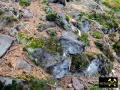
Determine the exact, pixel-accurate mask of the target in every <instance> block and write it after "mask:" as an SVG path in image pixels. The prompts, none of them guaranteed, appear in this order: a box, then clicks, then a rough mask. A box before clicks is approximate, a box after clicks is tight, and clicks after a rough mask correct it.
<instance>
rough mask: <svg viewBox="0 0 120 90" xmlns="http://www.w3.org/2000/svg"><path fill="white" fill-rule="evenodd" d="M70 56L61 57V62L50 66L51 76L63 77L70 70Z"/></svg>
mask: <svg viewBox="0 0 120 90" xmlns="http://www.w3.org/2000/svg"><path fill="white" fill-rule="evenodd" d="M70 66H71V58H70V57H65V58H64V57H63V59H62V62H60V63H58V64H56V65H54V66H52V67H51V72H52V74H53V76H54V77H55V78H57V79H59V78H62V77H64V75H65V74H67V73H68V72H69V70H70Z"/></svg>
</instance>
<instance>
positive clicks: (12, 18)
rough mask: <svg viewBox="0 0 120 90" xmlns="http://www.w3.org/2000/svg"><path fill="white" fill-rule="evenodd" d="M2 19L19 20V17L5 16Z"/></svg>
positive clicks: (8, 20) (8, 21)
mask: <svg viewBox="0 0 120 90" xmlns="http://www.w3.org/2000/svg"><path fill="white" fill-rule="evenodd" d="M2 19H4V20H6V21H7V23H11V22H15V21H17V18H16V17H14V16H3V17H2Z"/></svg>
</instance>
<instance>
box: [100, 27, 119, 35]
mask: <svg viewBox="0 0 120 90" xmlns="http://www.w3.org/2000/svg"><path fill="white" fill-rule="evenodd" d="M102 31H103V33H104V34H111V33H114V32H117V31H119V29H118V28H117V27H113V28H111V29H102Z"/></svg>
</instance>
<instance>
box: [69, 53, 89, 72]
mask: <svg viewBox="0 0 120 90" xmlns="http://www.w3.org/2000/svg"><path fill="white" fill-rule="evenodd" d="M89 62H90V61H89V59H88V57H87V55H86V54H85V53H82V54H80V55H73V56H72V64H71V71H73V72H76V71H81V70H84V69H85V68H87V66H88V64H89Z"/></svg>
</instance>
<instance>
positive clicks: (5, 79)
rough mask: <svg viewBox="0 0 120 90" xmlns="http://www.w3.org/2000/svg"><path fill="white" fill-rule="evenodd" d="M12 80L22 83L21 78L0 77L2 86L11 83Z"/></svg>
mask: <svg viewBox="0 0 120 90" xmlns="http://www.w3.org/2000/svg"><path fill="white" fill-rule="evenodd" d="M13 80H15V81H16V82H17V83H22V80H18V79H14V78H11V77H0V82H2V83H3V84H4V86H7V85H10V84H12V81H13Z"/></svg>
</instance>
